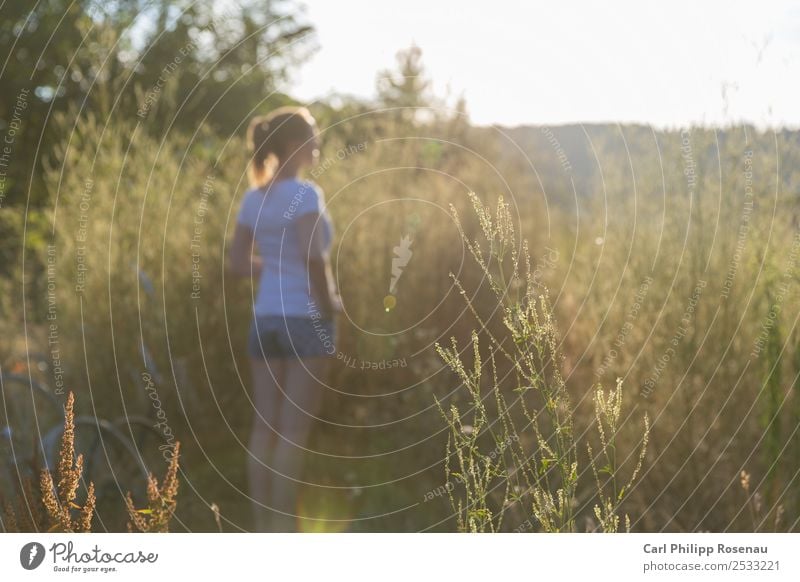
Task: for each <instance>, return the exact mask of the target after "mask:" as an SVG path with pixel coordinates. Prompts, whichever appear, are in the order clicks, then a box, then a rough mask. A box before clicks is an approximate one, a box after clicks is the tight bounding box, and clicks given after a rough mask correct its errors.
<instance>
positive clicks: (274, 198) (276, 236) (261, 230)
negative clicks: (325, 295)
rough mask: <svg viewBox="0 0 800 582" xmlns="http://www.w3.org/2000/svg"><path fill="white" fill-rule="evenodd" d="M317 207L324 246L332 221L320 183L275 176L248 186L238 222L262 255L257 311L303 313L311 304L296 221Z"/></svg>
mask: <svg viewBox="0 0 800 582" xmlns="http://www.w3.org/2000/svg"><path fill="white" fill-rule="evenodd" d="M309 213H317V214H319V215H320V221H319V223H318V224H317V226H316V227H315V228H321V229H322V235H323V240H324V244H325V248H326V249H328V248H329V247H330V244H331V241H332V238H333V227H332V224H331V221H330V218H329V216H328V213H327V211H326V209H325V205H324V199H323V197H322V192H321V191H320V189H319V187H318V186H316V185H315V184H313V183H312V182H306V181H302V180H298V179H296V178H291V179H286V180H280V181H277V182H274V183H272V184H270V185H269V186H268V187H267V188H266V189H265V188H255V189H252V190H249V191H248V192H247V193H246V194H245V196H244V200H243V201H242V205H241V209H240V210H239V217H238V219H237V220H238V222H239V223H240V224H244V225H246V226H248V227H250V228H251V229H252V230H253V235H254V238H255V242H256V245H257V247H258V252H259V255H260V256H261V259H262V261H263V269H262V272H261V280H260V282H259V289H258V295H257V298H256V300H255V306H254V308H255V313H256V315H285V316H305V317H308V316H309V315H310V314H311V313H312V312H313V311H314V309H313V308H312V307H310V305H309V304H310V302H311V296H310V294H309V288H308V271H307V268H306V256H307V253H308V249H305V248H301V247H300V243H299V239H298V236H297V232H296V228H295V224H294V223H295V221H296V220H297V219H298V218H299V217H300V216H303V215H304V214H309Z"/></svg>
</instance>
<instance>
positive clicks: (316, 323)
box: [247, 315, 336, 358]
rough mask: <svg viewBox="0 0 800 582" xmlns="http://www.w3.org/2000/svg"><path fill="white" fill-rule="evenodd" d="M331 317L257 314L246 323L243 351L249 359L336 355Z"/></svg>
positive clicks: (334, 328) (334, 326)
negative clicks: (245, 350) (248, 326)
mask: <svg viewBox="0 0 800 582" xmlns="http://www.w3.org/2000/svg"><path fill="white" fill-rule="evenodd" d="M335 338H336V325H335V323H334V321H333V319H329V318H316V319H312V318H310V317H302V316H284V315H259V316H257V317H256V318H255V319H254V320H253V323H252V324H251V326H250V335H249V337H248V340H247V352H248V354H249V355H250V356H251V357H253V358H264V357H266V358H308V357H318V356H334V355H336V345H335V343H334V342H335Z"/></svg>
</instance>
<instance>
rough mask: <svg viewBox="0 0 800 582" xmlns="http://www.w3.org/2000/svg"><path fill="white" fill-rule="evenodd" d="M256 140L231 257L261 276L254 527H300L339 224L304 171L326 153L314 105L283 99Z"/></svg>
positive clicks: (256, 323) (235, 266)
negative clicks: (300, 493) (287, 103)
mask: <svg viewBox="0 0 800 582" xmlns="http://www.w3.org/2000/svg"><path fill="white" fill-rule="evenodd" d="M248 140H249V142H250V143H249V145H250V147H251V148H252V155H253V157H252V162H251V168H250V170H251V172H250V180H251V185H252V188H251V189H250V190H249V191H248V192H247V193H246V194H245V196H244V199H243V201H242V205H241V208H240V210H239V215H238V219H237V225H236V231H235V234H234V237H233V243H232V245H231V249H230V263H231V268H232V271H233V272H234V273H236V274H238V275H241V276H243V277H253V278H258V280H259V284H258V294H257V295H256V296H255V300H254V305H253V314H254V318H253V322H252V326H251V329H250V337H249V341H248V352H249V355H250V357H251V363H252V375H253V391H254V398H253V401H254V403H255V416H254V421H253V430H252V434H251V437H250V445H249V446H250V456H249V458H248V476H249V485H250V495H251V497H252V499H253V509H254V517H255V530H256V531H293V530H294V529H295V527H296V519H297V518H296V514H297V483H298V482H299V481H300V479H301V478H302V475H301V472H302V465H303V463H302V458H303V454H304V452H305V446H306V442H307V440H308V436H309V433H310V430H311V427H312V423H313V420H314V417H315V416H316V415H317V414H318V412H319V409H320V404H321V401H322V396H323V390H324V386H325V384H324V382H325V379H326V375H327V371H328V363H329V361H330V357H331V356H332V355H335V348H334V347H333V346H334V337H335V329H334V314H335V313H336V312H338V311H340V310H341V301H340V299H339V296H338V294H337V292H336V289H335V284H334V281H333V275H332V271H331V267H330V262H329V254H328V253H329V249H330V245H331V239H332V236H333V225H332V223H331V220H330V217H329V216H328V213H327V211H326V209H325V204H324V199H323V196H322V191H321V190H320V188H319V187H318V186H316V185H315V184H313V183H311V182H307V181H304V180H301V179H300V177H299V176H300V174H301V172H302V170H303V169H304V168H306V167H308V166H310V165H312V164H313V163H314V162H315V160H316V158H317V156H318V147H319V138H318V134H317V128H316V123H315V121H314V118H313V117H312V116H311V114H310V113H309V112H308V110H307V109H305V108H301V107H282V108H280V109H277V110H275V111H273V112H272V113H271V114H269V115H267V116H266V117H258V118H256V119H254V120H253V121H252V123H251V124H250V128H249V130H248ZM256 250H257V254H256V253H255V251H256Z"/></svg>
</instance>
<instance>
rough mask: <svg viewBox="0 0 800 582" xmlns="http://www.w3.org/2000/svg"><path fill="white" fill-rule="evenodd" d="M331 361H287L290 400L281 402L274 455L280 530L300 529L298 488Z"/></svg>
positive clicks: (275, 504) (274, 494) (274, 502)
mask: <svg viewBox="0 0 800 582" xmlns="http://www.w3.org/2000/svg"><path fill="white" fill-rule="evenodd" d="M328 365H329V359H328V358H325V357H315V358H303V359H289V360H286V383H285V384H284V389H285V395H286V398H285V399H284V400H283V401H282V402H281V408H280V413H279V418H278V430H279V431H280V435H279V436H278V438H277V441H276V443H275V454H274V456H273V462H274V468H275V471H276V474H275V475H274V476H273V479H272V485H273V486H272V497H271V501H272V506H273V507H274V508H275V509H276V510H277V511H278V512H282V513H278V514H277V515H276V521H275V522H274V523H275V526H276V531H295V530H296V528H297V517H296V516H297V488H298V485H297V483H296V482H295V480H300V479H301V478H302V472H303V460H304V455H305V451H304V450H303V449H304V447H305V446H306V444H307V443H308V437H309V435H310V433H311V428H312V426H313V423H314V417H315V416H317V415H318V414H319V411H320V407H321V405H322V399H323V395H324V390H325V386H324V384H321V383H320V382H319V381H317V380H316V379H315V378H319V379H320V381H322V382H325V381H326V380H327V372H328Z"/></svg>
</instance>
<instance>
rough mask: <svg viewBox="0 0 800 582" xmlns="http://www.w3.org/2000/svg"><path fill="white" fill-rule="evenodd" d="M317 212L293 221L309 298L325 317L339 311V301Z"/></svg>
mask: <svg viewBox="0 0 800 582" xmlns="http://www.w3.org/2000/svg"><path fill="white" fill-rule="evenodd" d="M319 221H320V216H319V213H317V212H309V213H306V214H302V215H300V216H298V217H297V219H296V221H295V225H296V230H297V236H298V241H299V243H300V252H301V253H302V254H303V256H304V257H305V261H306V267H307V269H308V279H309V283H310V285H311V296H312V297H313V298H314V300H315V301H316V302H317V305H318V306H319V310H320V311H321V312H322V313H323V314H324V315H325V316H331V315H333V313H334V312H337V311H341V308H342V307H341V301H340V299H339V295H338V293H337V292H336V284H335V283H334V280H333V271H332V269H331V265H330V259H329V257H328V252H327V251H326V250H325V247H324V244H323V239H322V229H321V228H320V225H319Z"/></svg>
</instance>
